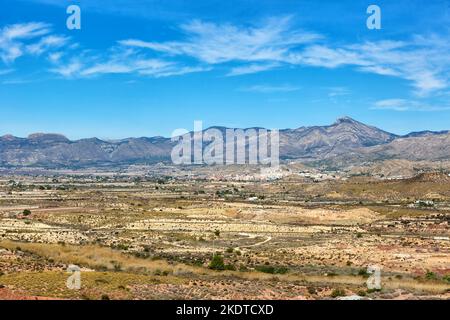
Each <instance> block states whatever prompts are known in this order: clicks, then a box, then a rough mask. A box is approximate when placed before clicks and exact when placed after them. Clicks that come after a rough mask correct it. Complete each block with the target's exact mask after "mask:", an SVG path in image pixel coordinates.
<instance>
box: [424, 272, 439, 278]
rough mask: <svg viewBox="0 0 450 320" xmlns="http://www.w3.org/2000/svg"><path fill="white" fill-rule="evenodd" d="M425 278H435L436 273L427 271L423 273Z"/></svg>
mask: <svg viewBox="0 0 450 320" xmlns="http://www.w3.org/2000/svg"><path fill="white" fill-rule="evenodd" d="M425 278H426V279H427V280H437V278H438V277H437V275H436V273H434V272H432V271H428V272H427V273H426V274H425Z"/></svg>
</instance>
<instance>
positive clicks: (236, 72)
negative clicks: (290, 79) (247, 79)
mask: <svg viewBox="0 0 450 320" xmlns="http://www.w3.org/2000/svg"><path fill="white" fill-rule="evenodd" d="M278 66H280V64H279V63H265V64H262V63H261V64H248V65H245V66H240V67H234V68H232V69H231V71H230V72H229V73H228V74H227V76H228V77H234V76H241V75H244V74H252V73H258V72H263V71H269V70H272V69H275V68H277V67H278Z"/></svg>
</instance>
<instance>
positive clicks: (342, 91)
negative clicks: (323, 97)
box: [328, 87, 351, 98]
mask: <svg viewBox="0 0 450 320" xmlns="http://www.w3.org/2000/svg"><path fill="white" fill-rule="evenodd" d="M349 94H351V91H350V89H348V88H345V87H331V88H328V97H330V98H336V97H342V96H347V95H349Z"/></svg>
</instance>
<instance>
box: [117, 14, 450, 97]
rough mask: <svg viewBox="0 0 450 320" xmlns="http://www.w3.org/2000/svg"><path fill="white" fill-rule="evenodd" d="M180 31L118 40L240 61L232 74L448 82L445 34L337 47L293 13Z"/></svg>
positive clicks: (429, 87) (432, 86)
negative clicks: (160, 38) (320, 73)
mask: <svg viewBox="0 0 450 320" xmlns="http://www.w3.org/2000/svg"><path fill="white" fill-rule="evenodd" d="M180 30H181V31H182V33H183V34H184V35H185V40H183V41H172V42H170V41H169V42H151V41H150V42H149V41H143V40H138V39H128V40H123V41H120V42H119V43H120V44H121V45H123V46H126V47H133V48H139V49H142V50H145V49H147V50H151V51H153V52H159V53H161V54H165V55H167V56H169V57H176V56H187V57H190V58H195V59H197V60H199V61H201V62H203V63H206V64H211V65H215V64H221V63H231V62H232V63H235V64H238V65H234V66H231V67H230V71H229V72H228V74H227V75H228V76H238V75H244V74H250V73H257V72H262V71H267V70H272V69H274V68H281V67H283V66H284V67H290V66H291V67H292V66H309V67H321V68H329V69H335V68H339V67H345V66H349V67H354V68H355V70H356V71H359V72H365V73H372V74H378V75H382V76H391V77H398V78H401V79H404V80H407V81H409V82H411V84H412V86H413V88H414V92H415V93H416V94H417V95H418V96H425V95H428V94H430V93H432V92H436V91H439V90H441V89H445V88H447V87H448V84H449V73H450V58H449V55H448V52H450V44H449V42H448V37H446V36H437V35H432V36H428V37H425V36H413V37H411V38H410V39H409V40H405V41H386V40H382V41H371V42H369V41H368V42H362V43H349V44H339V45H336V44H333V42H332V40H329V39H326V38H325V37H323V36H321V35H320V34H318V33H315V32H310V31H304V30H296V29H294V28H293V25H292V17H278V18H272V19H270V20H268V21H267V22H266V23H265V24H264V25H262V26H253V27H243V26H237V25H231V24H215V23H207V22H202V21H199V20H194V21H192V22H190V23H187V24H183V25H181V26H180Z"/></svg>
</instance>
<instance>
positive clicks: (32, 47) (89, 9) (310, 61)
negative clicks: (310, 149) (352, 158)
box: [0, 0, 450, 139]
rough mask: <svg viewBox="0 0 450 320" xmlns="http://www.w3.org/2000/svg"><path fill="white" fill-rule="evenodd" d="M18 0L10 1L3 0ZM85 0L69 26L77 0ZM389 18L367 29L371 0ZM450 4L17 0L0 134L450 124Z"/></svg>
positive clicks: (2, 24)
mask: <svg viewBox="0 0 450 320" xmlns="http://www.w3.org/2000/svg"><path fill="white" fill-rule="evenodd" d="M4 2H6V4H5V3H4ZM70 4H77V5H79V6H80V8H81V10H82V11H81V17H82V28H81V30H68V29H67V27H66V19H67V17H68V15H67V14H66V8H67V6H68V5H70ZM371 4H376V5H378V6H379V7H380V8H381V12H382V29H381V30H369V29H368V28H367V27H366V19H367V18H368V16H369V15H368V14H367V13H366V10H367V7H368V6H369V5H371ZM449 35H450V1H448V0H430V1H419V0H397V1H389V0H386V1H378V0H372V1H364V0H361V1H359V0H352V1H351V0H342V1H335V0H333V1H331V0H330V1H325V0H323V1H317V0H295V1H294V0H258V1H255V0H241V1H233V0H230V1H217V0H208V1H206V0H196V1H182V0H170V1H161V0H158V1H156V0H148V1H145V0H141V1H137V0H110V1H95V0H85V1H64V0H14V1H13V0H10V1H2V10H0V134H14V135H17V136H27V135H28V134H30V133H33V132H58V133H63V134H65V135H67V136H68V137H69V138H72V139H77V138H85V137H92V136H96V137H100V138H111V139H115V138H125V137H131V136H135V137H136V136H154V135H163V136H170V134H171V132H172V131H173V130H175V129H177V128H186V129H188V130H190V129H192V126H193V122H194V120H202V121H203V122H204V126H205V127H207V126H213V125H224V126H231V127H253V126H261V127H267V128H279V129H282V128H296V127H300V126H307V125H324V124H330V123H332V122H334V121H335V119H336V118H338V117H341V116H344V115H348V116H351V117H353V118H355V119H357V120H360V121H362V122H366V123H369V124H372V125H376V126H378V127H381V128H383V129H385V130H388V131H391V132H395V133H399V134H403V133H407V132H410V131H417V130H425V129H432V130H443V129H450V121H449V120H450V86H449V83H450V76H449V74H450V72H449V71H450V54H449V52H450V41H449V39H450V37H449Z"/></svg>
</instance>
